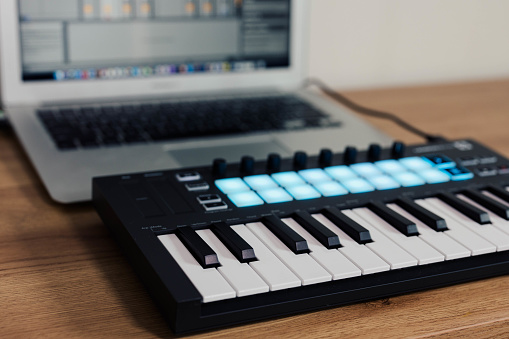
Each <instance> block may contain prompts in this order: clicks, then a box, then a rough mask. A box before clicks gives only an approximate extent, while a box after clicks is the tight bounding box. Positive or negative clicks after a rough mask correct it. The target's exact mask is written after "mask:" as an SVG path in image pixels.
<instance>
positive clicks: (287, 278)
mask: <svg viewBox="0 0 509 339" xmlns="http://www.w3.org/2000/svg"><path fill="white" fill-rule="evenodd" d="M231 227H232V229H233V230H234V231H235V232H237V234H238V235H240V236H241V237H242V239H244V240H245V241H246V242H247V243H248V244H249V245H251V247H253V249H254V251H255V254H256V258H257V259H258V260H257V261H252V262H250V263H249V266H251V268H253V270H255V272H256V273H258V274H259V275H260V277H262V279H263V280H265V282H266V283H267V284H268V285H269V288H270V290H271V291H277V290H282V289H286V288H292V287H297V286H301V285H302V283H301V281H300V279H299V278H298V277H297V276H296V275H295V274H293V272H292V271H290V269H289V268H288V267H286V265H285V264H283V263H282V262H281V261H280V260H279V259H278V258H277V257H276V256H275V255H274V253H272V252H271V250H269V249H268V248H267V247H266V246H265V245H264V244H263V243H262V242H261V241H260V239H258V237H257V236H256V235H254V234H253V232H251V231H250V230H249V229H248V228H247V226H246V225H234V226H231Z"/></svg>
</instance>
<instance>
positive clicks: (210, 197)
mask: <svg viewBox="0 0 509 339" xmlns="http://www.w3.org/2000/svg"><path fill="white" fill-rule="evenodd" d="M196 199H197V200H198V202H199V203H200V204H202V205H203V204H208V203H214V202H220V201H221V198H220V197H219V195H217V194H204V195H200V196H198V197H196Z"/></svg>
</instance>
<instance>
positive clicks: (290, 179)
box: [272, 172, 306, 188]
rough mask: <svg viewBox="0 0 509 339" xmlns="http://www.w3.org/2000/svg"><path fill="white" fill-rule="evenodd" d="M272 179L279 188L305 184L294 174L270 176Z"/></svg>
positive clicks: (284, 173) (285, 173) (283, 173)
mask: <svg viewBox="0 0 509 339" xmlns="http://www.w3.org/2000/svg"><path fill="white" fill-rule="evenodd" d="M272 179H274V180H275V181H276V182H277V183H278V184H279V185H280V186H283V187H285V188H286V187H290V186H298V185H304V184H305V183H306V182H305V181H304V179H302V177H301V176H299V175H298V174H297V173H296V172H281V173H274V174H272Z"/></svg>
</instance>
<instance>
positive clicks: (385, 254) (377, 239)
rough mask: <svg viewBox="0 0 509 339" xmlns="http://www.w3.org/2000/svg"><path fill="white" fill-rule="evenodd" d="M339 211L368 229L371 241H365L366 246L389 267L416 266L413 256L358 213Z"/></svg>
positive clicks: (416, 262)
mask: <svg viewBox="0 0 509 339" xmlns="http://www.w3.org/2000/svg"><path fill="white" fill-rule="evenodd" d="M341 212H343V213H344V214H345V215H346V216H348V217H349V218H350V219H352V220H354V221H355V222H357V223H359V224H360V225H362V226H363V227H365V228H367V229H368V230H369V233H370V234H371V239H373V242H370V243H367V244H366V246H367V247H369V248H370V249H371V250H372V251H373V252H375V253H376V254H378V255H379V256H380V257H381V258H382V259H384V260H385V261H387V262H388V263H389V264H390V265H391V269H393V270H394V269H398V268H403V267H411V266H417V264H418V261H417V259H416V258H415V257H413V256H412V255H410V254H409V253H408V252H407V251H405V250H404V249H402V248H401V247H399V246H398V245H397V244H396V243H394V242H393V241H391V240H390V239H388V238H387V237H386V236H385V235H383V233H382V232H380V231H378V229H377V228H376V227H373V226H372V225H371V224H370V223H369V222H368V221H366V220H365V219H364V218H363V217H362V216H361V215H360V214H358V213H356V212H354V211H352V210H342V211H341ZM361 214H362V213H361Z"/></svg>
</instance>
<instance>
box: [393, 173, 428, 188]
mask: <svg viewBox="0 0 509 339" xmlns="http://www.w3.org/2000/svg"><path fill="white" fill-rule="evenodd" d="M392 177H393V178H394V179H395V180H396V181H397V182H399V183H400V184H401V186H403V187H413V186H421V185H424V184H425V183H426V182H425V181H424V179H422V178H421V177H419V176H417V174H415V173H412V172H401V173H396V174H393V175H392Z"/></svg>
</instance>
